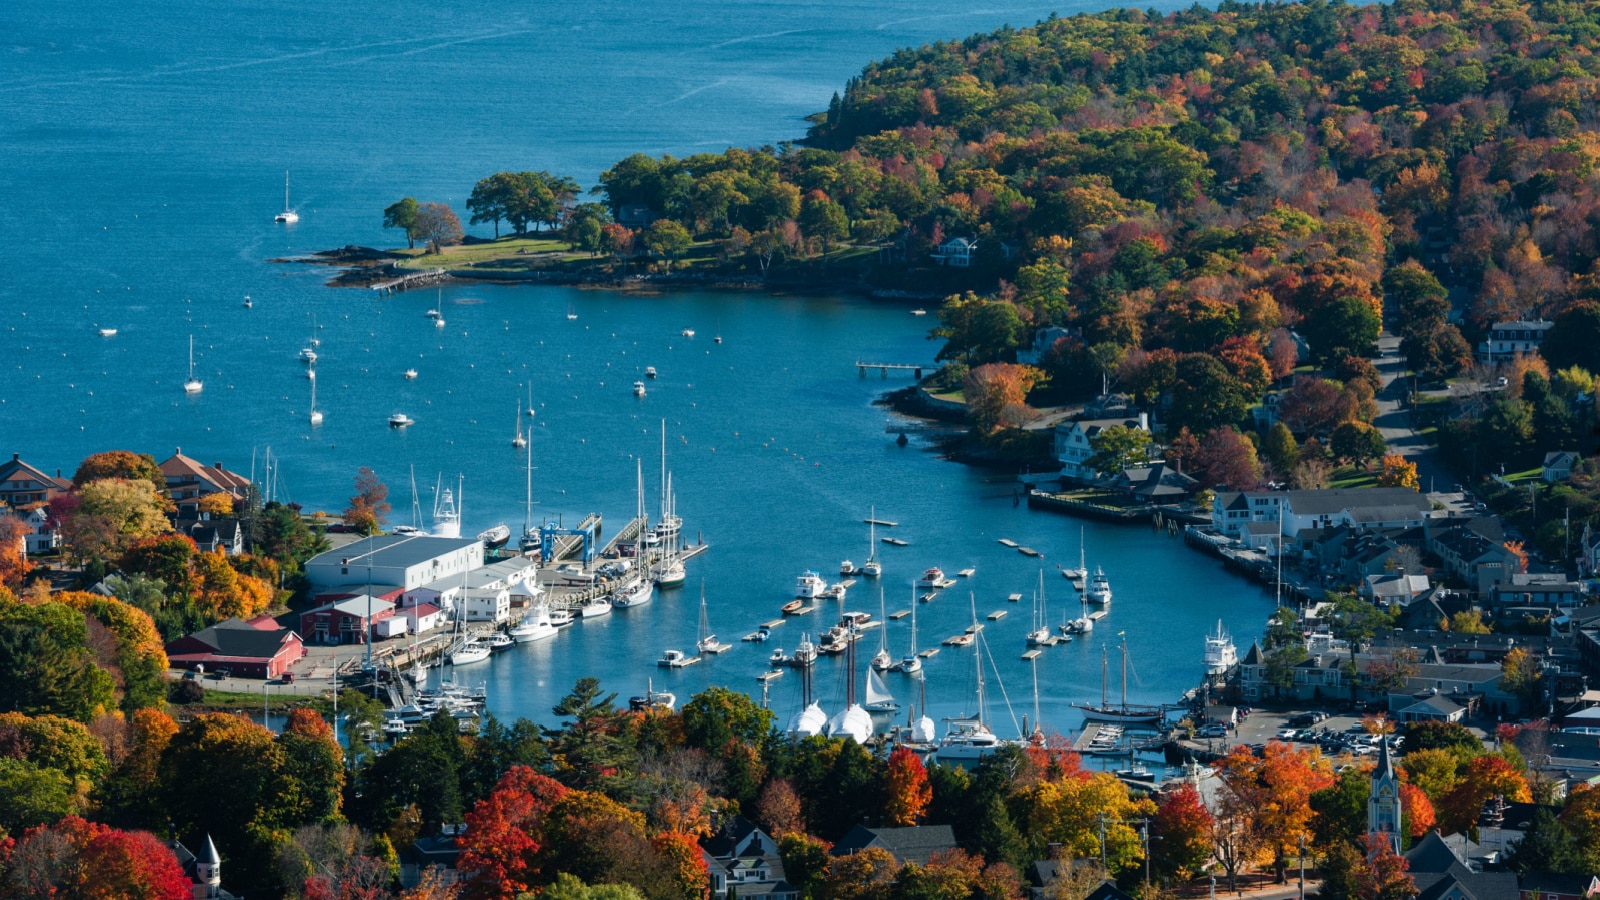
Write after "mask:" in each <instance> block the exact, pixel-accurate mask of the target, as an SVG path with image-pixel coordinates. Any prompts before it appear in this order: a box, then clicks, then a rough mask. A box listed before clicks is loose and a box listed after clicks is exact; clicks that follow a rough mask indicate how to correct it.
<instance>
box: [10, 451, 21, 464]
mask: <svg viewBox="0 0 1600 900" xmlns="http://www.w3.org/2000/svg"><path fill="white" fill-rule="evenodd" d="M20 459H22V454H21V453H13V454H11V461H12V462H16V461H18V460H20Z"/></svg>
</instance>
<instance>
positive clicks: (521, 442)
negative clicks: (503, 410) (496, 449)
mask: <svg viewBox="0 0 1600 900" xmlns="http://www.w3.org/2000/svg"><path fill="white" fill-rule="evenodd" d="M511 446H513V447H517V448H521V447H526V446H528V439H527V438H525V437H523V436H522V398H521V397H518V398H517V433H516V435H515V436H514V437H512V438H511Z"/></svg>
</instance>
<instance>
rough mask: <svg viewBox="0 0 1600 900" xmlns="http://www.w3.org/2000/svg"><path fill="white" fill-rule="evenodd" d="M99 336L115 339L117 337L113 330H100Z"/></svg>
mask: <svg viewBox="0 0 1600 900" xmlns="http://www.w3.org/2000/svg"><path fill="white" fill-rule="evenodd" d="M100 336H101V337H116V336H117V330H116V329H115V328H102V329H100Z"/></svg>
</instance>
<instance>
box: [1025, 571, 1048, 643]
mask: <svg viewBox="0 0 1600 900" xmlns="http://www.w3.org/2000/svg"><path fill="white" fill-rule="evenodd" d="M1054 642H1055V639H1054V638H1053V637H1051V635H1050V625H1049V620H1048V619H1047V618H1046V612H1045V596H1044V570H1043V569H1040V570H1039V589H1038V591H1036V592H1035V593H1034V595H1033V628H1032V629H1031V630H1030V631H1029V632H1028V646H1029V647H1047V646H1049V645H1050V644H1052V643H1054Z"/></svg>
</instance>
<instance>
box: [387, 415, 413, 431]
mask: <svg viewBox="0 0 1600 900" xmlns="http://www.w3.org/2000/svg"><path fill="white" fill-rule="evenodd" d="M416 421H417V420H416V419H413V418H411V417H410V416H408V415H406V414H405V413H395V414H394V415H392V416H390V417H389V427H390V428H405V427H406V426H407V425H415V424H416Z"/></svg>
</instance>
